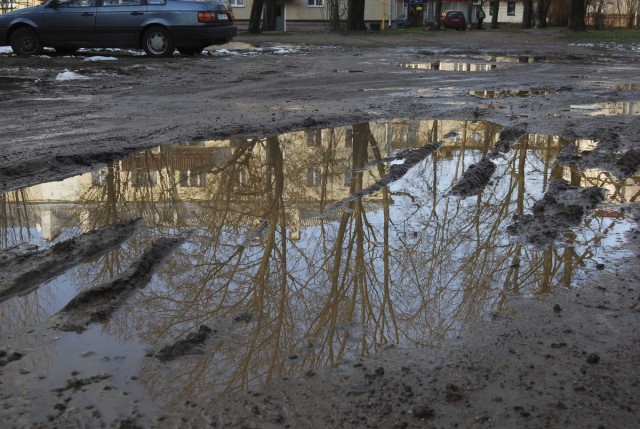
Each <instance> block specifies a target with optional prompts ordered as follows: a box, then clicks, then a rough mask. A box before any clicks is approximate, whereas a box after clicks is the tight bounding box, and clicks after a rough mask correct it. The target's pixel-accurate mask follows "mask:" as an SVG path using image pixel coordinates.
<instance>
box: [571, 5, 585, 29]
mask: <svg viewBox="0 0 640 429" xmlns="http://www.w3.org/2000/svg"><path fill="white" fill-rule="evenodd" d="M586 15H587V5H586V3H585V0H571V15H570V16H569V30H571V31H587V26H586V24H585V16H586Z"/></svg>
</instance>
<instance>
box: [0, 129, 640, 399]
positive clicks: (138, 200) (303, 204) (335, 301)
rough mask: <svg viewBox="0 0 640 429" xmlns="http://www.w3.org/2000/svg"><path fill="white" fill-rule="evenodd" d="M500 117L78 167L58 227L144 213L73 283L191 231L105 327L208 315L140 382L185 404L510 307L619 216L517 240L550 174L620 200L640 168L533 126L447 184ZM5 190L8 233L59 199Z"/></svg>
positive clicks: (424, 336)
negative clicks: (483, 172) (135, 230)
mask: <svg viewBox="0 0 640 429" xmlns="http://www.w3.org/2000/svg"><path fill="white" fill-rule="evenodd" d="M501 129H502V128H501V127H500V126H497V125H495V124H491V123H484V122H458V121H393V122H389V123H362V124H356V125H353V126H348V127H338V128H333V129H314V130H308V131H300V132H292V133H287V134H283V135H280V136H272V137H267V138H260V139H249V140H244V139H235V140H220V141H208V142H203V143H202V144H194V145H188V146H168V147H161V148H158V149H154V150H151V151H148V152H145V153H142V154H139V155H135V156H132V157H128V158H126V159H124V160H122V161H120V162H116V163H113V164H112V165H109V166H108V167H106V168H105V169H103V170H101V171H99V172H94V173H92V174H90V175H84V176H80V177H78V178H73V179H68V180H69V181H73V180H75V182H74V184H73V186H72V187H73V189H75V192H74V193H66V194H65V193H64V192H61V191H60V192H58V196H59V198H62V197H61V195H68V196H67V197H66V198H67V200H66V201H65V202H66V203H67V204H69V205H71V206H72V210H69V211H68V213H66V215H65V216H62V215H61V216H59V218H58V225H57V227H58V229H60V230H64V229H65V228H68V229H74V230H77V229H78V227H79V228H80V229H81V230H84V231H86V230H90V229H93V228H95V227H98V226H101V225H106V224H111V223H113V222H116V221H118V220H121V219H128V218H133V217H138V216H142V217H144V218H145V219H146V221H147V227H146V228H145V229H144V230H142V231H141V232H140V233H139V234H137V235H136V236H135V237H134V238H133V239H132V240H131V241H130V242H128V243H127V245H125V246H123V247H121V248H119V249H115V250H113V251H112V252H111V253H110V254H108V255H107V256H104V257H102V258H101V259H100V260H98V261H96V262H95V263H94V264H91V265H90V266H87V267H79V268H78V269H76V270H74V277H75V284H74V287H75V288H76V290H77V291H79V290H81V289H85V288H88V287H90V286H92V285H94V284H96V283H98V282H100V281H101V280H102V279H107V278H111V277H113V276H115V275H117V274H118V273H120V272H121V271H122V270H124V269H126V267H127V266H128V264H129V262H130V261H131V260H132V259H133V258H135V257H137V256H139V255H140V254H141V253H142V252H143V251H144V249H145V247H146V246H147V245H148V243H149V242H150V241H151V240H152V239H153V238H154V237H156V236H160V235H166V234H188V236H189V239H188V243H187V244H186V245H184V246H183V247H182V249H181V250H180V251H179V252H177V253H176V254H175V255H174V256H173V257H172V258H171V259H170V260H169V261H168V262H166V263H165V265H164V267H163V268H162V269H161V270H160V271H159V272H158V273H157V275H156V276H155V278H154V280H153V281H152V282H151V284H149V285H148V286H147V287H146V288H144V289H141V290H140V291H139V293H138V294H137V295H135V297H134V298H133V299H132V302H131V303H130V305H129V306H127V308H126V309H125V310H123V311H121V312H120V313H118V314H117V315H116V316H115V318H114V319H112V320H111V321H110V322H108V323H107V324H106V325H105V326H104V329H105V331H106V332H108V333H110V334H111V335H114V336H117V337H119V338H122V339H123V340H125V341H141V342H143V343H145V344H148V345H149V347H153V348H159V347H161V346H163V345H166V344H169V343H172V342H173V341H175V340H177V339H180V338H184V337H185V336H186V335H187V334H188V333H189V332H193V331H194V330H197V328H198V326H200V325H201V324H206V325H208V326H209V327H211V328H212V329H214V330H215V332H214V335H213V336H212V338H211V339H210V341H208V342H207V343H206V345H205V346H204V348H202V349H200V353H199V354H197V355H191V356H186V357H181V358H179V359H178V360H177V361H176V362H169V363H163V362H160V361H159V360H157V359H155V358H146V359H144V360H143V361H142V368H141V377H140V379H141V381H142V382H143V383H144V384H145V385H147V386H148V387H149V389H151V391H153V392H156V393H159V394H160V393H161V394H162V395H170V397H171V398H173V400H174V401H175V403H180V402H183V401H184V400H185V399H189V398H208V397H216V396H219V395H222V394H225V393H229V392H234V391H238V390H241V389H246V388H248V387H250V386H252V385H255V384H261V383H269V382H271V381H272V380H273V379H274V378H276V377H279V376H283V375H286V374H292V373H294V374H295V373H297V374H299V373H302V372H304V371H307V370H311V369H313V368H317V367H321V366H327V365H335V364H336V363H338V362H339V361H341V360H343V359H345V358H350V357H353V356H358V355H365V354H368V353H372V352H375V351H376V350H378V349H379V348H380V347H384V346H385V345H388V344H400V345H403V346H418V347H426V346H432V345H435V344H437V343H438V342H440V341H442V340H444V339H447V338H450V337H452V336H454V335H456V334H457V333H458V332H459V329H460V327H461V326H462V324H463V323H464V322H465V321H468V320H476V319H478V318H481V317H483V316H484V315H486V314H487V313H488V312H489V311H491V310H493V309H496V308H500V307H501V306H502V305H503V303H504V299H505V297H506V296H507V295H508V294H525V293H526V294H528V293H546V292H549V291H551V290H553V289H554V288H557V287H569V286H570V285H571V284H572V283H571V282H572V279H573V277H574V276H575V273H576V268H577V267H581V266H585V265H588V264H590V263H591V264H592V263H593V261H594V260H595V258H597V257H598V255H601V252H602V250H601V249H600V248H599V247H597V246H598V245H600V242H601V241H602V240H606V239H607V238H606V237H607V234H609V233H613V232H616V231H618V229H617V228H620V227H621V225H622V222H623V220H622V219H619V218H616V217H610V216H602V215H601V216H599V215H598V214H597V212H596V213H595V214H593V213H592V214H590V215H589V216H587V218H586V219H585V222H584V226H583V227H581V228H578V229H576V230H571V231H567V232H565V234H564V237H563V239H562V240H560V241H558V242H556V243H551V244H549V245H547V246H546V247H545V248H534V247H531V246H529V245H527V244H526V243H518V242H513V241H512V240H511V239H510V238H509V237H507V236H506V235H505V234H504V229H505V227H506V225H508V224H509V222H510V221H511V218H512V216H513V215H522V214H524V213H526V212H527V211H528V210H530V208H531V206H532V205H533V203H534V202H535V201H536V200H538V199H540V198H541V197H542V195H543V194H544V192H545V190H546V188H547V186H548V183H549V181H550V180H553V179H558V178H564V179H567V180H569V181H571V182H572V183H574V184H579V185H582V186H587V185H589V186H591V185H594V184H596V185H598V186H602V187H606V188H607V189H611V190H612V196H613V198H614V200H615V201H617V202H624V201H628V200H629V199H633V200H635V199H636V198H637V195H638V187H637V178H634V177H631V178H629V179H627V180H625V181H620V180H617V179H616V178H615V177H613V176H611V175H610V174H609V173H607V172H601V171H598V172H590V171H586V172H581V171H577V170H576V169H570V168H564V167H560V166H558V165H556V164H554V163H553V160H554V158H555V156H556V155H557V154H558V153H559V151H560V150H561V148H562V146H563V145H567V144H574V145H576V146H579V145H580V141H577V142H566V141H562V140H561V139H559V138H555V137H549V136H535V135H526V134H525V136H524V137H523V138H521V139H520V140H519V141H518V143H517V144H516V145H514V146H513V147H512V149H511V150H510V151H508V152H507V153H505V154H503V155H502V157H501V158H499V159H497V160H495V163H496V165H497V169H496V172H495V174H494V175H493V179H492V181H491V182H490V183H489V185H488V186H487V187H486V188H485V189H484V192H482V193H480V194H479V195H476V196H472V197H469V198H464V199H461V198H453V197H450V196H449V195H448V191H449V190H450V189H451V188H452V187H453V186H454V184H455V183H456V182H457V181H458V179H459V178H460V177H461V176H462V174H463V173H464V171H465V170H466V169H467V168H468V167H469V166H470V165H472V164H474V163H477V162H478V161H480V160H481V159H482V158H484V157H486V156H487V155H488V154H489V153H490V152H491V150H492V149H493V146H494V144H495V142H496V139H497V136H498V134H499V133H500V131H501ZM451 131H456V132H457V137H455V138H453V139H451V140H446V141H445V143H444V145H443V146H442V147H441V148H440V149H439V150H438V151H437V152H434V153H433V154H431V155H430V156H428V157H427V158H426V159H424V160H423V161H421V162H419V163H417V164H416V165H415V166H413V167H412V168H411V169H409V170H408V172H407V173H406V174H405V175H404V176H403V177H401V178H400V179H399V180H397V181H395V182H393V183H390V184H389V186H387V187H384V188H383V189H381V190H380V191H379V192H375V193H371V194H365V195H362V196H361V197H360V198H350V196H353V195H356V194H358V193H359V192H360V191H362V190H364V189H367V188H369V187H370V186H371V185H372V184H374V183H376V182H377V181H379V180H381V179H382V178H384V177H386V176H387V174H389V171H390V168H391V165H393V164H397V163H398V162H399V161H391V162H381V161H382V160H384V159H385V158H393V157H394V154H396V153H397V152H398V151H403V150H406V149H410V148H417V147H421V146H424V145H426V144H429V143H435V142H438V141H440V140H442V136H444V135H445V134H447V133H449V132H451ZM396 159H397V157H396ZM376 161H379V162H376ZM63 183H64V182H63ZM69 183H70V182H68V183H67V185H66V186H71V185H70V184H69ZM39 186H40V188H42V187H43V186H44V185H39ZM59 186H64V185H59ZM2 198H3V199H2V200H0V201H1V202H2V209H3V211H2V221H3V223H2V233H3V236H2V237H3V243H2V244H3V247H9V246H11V245H13V244H17V243H19V242H22V241H25V240H27V239H28V237H25V236H24V234H25V233H27V231H31V229H30V225H32V224H33V223H35V222H37V219H39V217H41V215H42V211H43V210H44V208H45V207H48V205H49V206H50V205H51V201H50V200H48V199H47V197H46V195H45V194H44V193H43V192H42V190H41V189H40V190H39V188H38V187H33V188H31V189H28V190H25V191H23V194H21V196H18V195H14V196H11V195H4V196H3V197H2ZM340 201H346V203H345V204H344V207H342V210H341V211H336V212H331V210H327V209H328V208H330V207H331V206H332V205H335V204H336V203H337V202H340ZM27 202H28V203H29V205H30V207H32V209H31V212H30V213H27V212H26V211H25V210H24V207H26V203H27ZM20 234H22V236H21V235H20ZM598 252H600V253H598ZM42 293H45V292H44V291H37V292H35V293H34V294H32V295H30V296H27V297H23V298H19V299H16V300H12V301H9V302H8V303H6V304H5V305H4V306H2V307H0V320H2V322H3V323H5V324H6V325H9V326H15V325H16V323H17V319H18V318H19V317H24V315H25V314H29V312H30V311H31V312H33V313H35V312H37V311H38V310H37V309H38V305H37V304H35V303H31V304H26V303H28V302H32V301H34V297H37V296H39V295H38V294H42ZM46 293H51V291H48V292H46ZM18 303H19V305H20V306H21V309H20V311H19V312H18V311H16V307H15V306H16V305H18ZM63 304H64V303H62V304H61V305H63ZM61 305H60V306H61ZM12 306H13V307H12ZM25 307H27V308H26V309H25ZM51 311H52V310H49V313H51ZM53 311H55V310H53ZM39 317H42V316H39Z"/></svg>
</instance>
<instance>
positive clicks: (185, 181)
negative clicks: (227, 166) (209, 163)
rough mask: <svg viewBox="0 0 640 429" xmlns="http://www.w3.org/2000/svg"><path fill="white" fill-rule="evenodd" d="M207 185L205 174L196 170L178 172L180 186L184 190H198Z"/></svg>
mask: <svg viewBox="0 0 640 429" xmlns="http://www.w3.org/2000/svg"><path fill="white" fill-rule="evenodd" d="M206 184H207V174H206V173H205V172H204V171H198V170H183V171H181V172H180V186H182V187H184V188H198V187H202V186H204V185H206Z"/></svg>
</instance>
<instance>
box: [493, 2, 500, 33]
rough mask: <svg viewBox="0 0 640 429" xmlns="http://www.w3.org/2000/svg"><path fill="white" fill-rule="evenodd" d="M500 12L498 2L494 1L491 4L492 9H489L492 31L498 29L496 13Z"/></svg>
mask: <svg viewBox="0 0 640 429" xmlns="http://www.w3.org/2000/svg"><path fill="white" fill-rule="evenodd" d="M499 10H500V2H499V1H494V2H493V8H492V9H491V12H492V15H491V29H492V30H497V29H498V11H499Z"/></svg>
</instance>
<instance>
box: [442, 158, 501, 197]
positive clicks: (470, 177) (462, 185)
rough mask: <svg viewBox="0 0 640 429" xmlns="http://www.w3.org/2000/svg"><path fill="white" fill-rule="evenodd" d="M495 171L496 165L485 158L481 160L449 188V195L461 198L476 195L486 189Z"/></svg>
mask: <svg viewBox="0 0 640 429" xmlns="http://www.w3.org/2000/svg"><path fill="white" fill-rule="evenodd" d="M495 171H496V165H495V164H494V163H493V162H491V161H489V160H488V159H487V158H483V159H482V160H481V161H480V162H478V163H477V164H473V165H472V166H470V167H469V168H468V169H467V171H465V172H464V174H463V175H462V178H461V179H460V180H459V181H458V183H456V184H455V185H454V186H453V188H451V191H450V192H449V194H450V195H453V196H456V197H462V198H465V197H470V196H472V195H478V194H479V193H480V192H482V191H484V188H486V187H487V185H488V184H489V182H490V181H491V176H493V173H495Z"/></svg>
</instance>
